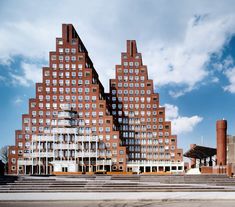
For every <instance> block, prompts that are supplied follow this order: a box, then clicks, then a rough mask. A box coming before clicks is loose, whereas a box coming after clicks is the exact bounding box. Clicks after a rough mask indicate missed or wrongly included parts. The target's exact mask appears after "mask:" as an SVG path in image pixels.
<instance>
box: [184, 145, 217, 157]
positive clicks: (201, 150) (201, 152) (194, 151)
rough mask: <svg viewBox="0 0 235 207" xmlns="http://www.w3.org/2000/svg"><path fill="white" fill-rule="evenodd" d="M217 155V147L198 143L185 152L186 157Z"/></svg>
mask: <svg viewBox="0 0 235 207" xmlns="http://www.w3.org/2000/svg"><path fill="white" fill-rule="evenodd" d="M214 155H216V148H211V147H205V146H199V145H196V146H194V147H193V148H191V149H190V150H188V151H187V152H185V153H184V157H189V158H196V159H203V158H207V157H212V156H214Z"/></svg>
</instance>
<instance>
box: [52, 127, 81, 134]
mask: <svg viewBox="0 0 235 207" xmlns="http://www.w3.org/2000/svg"><path fill="white" fill-rule="evenodd" d="M52 132H53V133H55V134H76V133H78V129H77V128H54V129H53V130H52Z"/></svg>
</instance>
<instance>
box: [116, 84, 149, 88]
mask: <svg viewBox="0 0 235 207" xmlns="http://www.w3.org/2000/svg"><path fill="white" fill-rule="evenodd" d="M112 86H113V87H115V86H116V84H115V83H113V84H112ZM117 86H118V88H122V87H124V88H128V87H129V88H133V87H135V88H139V87H140V88H144V87H145V83H118V85H117ZM147 86H151V84H150V83H147Z"/></svg>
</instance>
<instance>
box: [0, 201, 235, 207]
mask: <svg viewBox="0 0 235 207" xmlns="http://www.w3.org/2000/svg"><path fill="white" fill-rule="evenodd" d="M0 206H1V207H31V206H34V207H54V206H56V207H160V206H161V207H234V206H235V202H234V201H232V200H222V201H219V200H216V201H213V200H209V201H202V200H199V201H195V200H186V201H184V202H182V201H172V200H167V201H158V200H155V201H146V200H145V201H59V202H58V201H18V202H8V201H7V202H4V201H0Z"/></svg>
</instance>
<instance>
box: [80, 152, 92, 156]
mask: <svg viewBox="0 0 235 207" xmlns="http://www.w3.org/2000/svg"><path fill="white" fill-rule="evenodd" d="M77 157H96V153H95V152H90V153H89V152H79V153H77Z"/></svg>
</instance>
